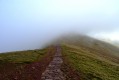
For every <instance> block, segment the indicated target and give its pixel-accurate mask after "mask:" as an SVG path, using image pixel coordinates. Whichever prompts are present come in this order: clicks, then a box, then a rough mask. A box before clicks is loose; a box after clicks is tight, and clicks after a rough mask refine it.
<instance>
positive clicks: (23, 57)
mask: <svg viewBox="0 0 119 80" xmlns="http://www.w3.org/2000/svg"><path fill="white" fill-rule="evenodd" d="M46 52H47V49H42V50H28V51H17V52H9V53H3V54H0V63H3V62H11V63H30V62H34V61H37V60H39V59H40V58H41V57H42V56H43V55H44V54H45V53H46Z"/></svg>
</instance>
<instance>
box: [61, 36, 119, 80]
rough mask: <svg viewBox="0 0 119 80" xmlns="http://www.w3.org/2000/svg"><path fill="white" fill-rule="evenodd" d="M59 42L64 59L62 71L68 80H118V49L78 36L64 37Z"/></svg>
mask: <svg viewBox="0 0 119 80" xmlns="http://www.w3.org/2000/svg"><path fill="white" fill-rule="evenodd" d="M59 42H61V43H62V53H63V59H64V64H63V66H62V70H63V71H64V73H65V74H66V75H67V79H68V80H70V79H71V80H73V79H74V80H78V79H79V76H80V78H81V80H118V78H119V49H118V48H117V47H115V46H113V45H111V44H108V43H105V42H102V41H99V40H96V39H93V38H91V37H87V36H77V35H76V36H70V37H63V38H62V39H60V41H59ZM68 71H70V72H68ZM73 74H75V75H73ZM77 75H78V76H77ZM74 77H75V78H74Z"/></svg>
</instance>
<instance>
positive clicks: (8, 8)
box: [0, 0, 119, 52]
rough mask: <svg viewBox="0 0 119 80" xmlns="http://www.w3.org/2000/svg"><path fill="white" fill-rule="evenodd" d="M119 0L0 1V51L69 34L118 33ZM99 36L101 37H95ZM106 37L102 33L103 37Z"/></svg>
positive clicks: (38, 45)
mask: <svg viewBox="0 0 119 80" xmlns="http://www.w3.org/2000/svg"><path fill="white" fill-rule="evenodd" d="M118 3H119V1H118V0H113V1H112V0H35V1H34V0H12V1H11V0H8V1H4V0H1V1H0V12H1V13H0V17H1V18H0V32H1V33H0V44H1V45H0V51H1V52H4V51H12V50H23V49H33V48H41V47H42V46H43V45H44V44H46V43H48V42H49V41H51V40H53V39H54V38H56V37H58V36H60V35H63V34H66V33H70V32H75V33H83V34H88V35H90V36H93V37H95V35H102V33H105V34H112V36H110V38H113V35H115V34H118V33H115V34H113V33H114V32H118V31H119V23H118V21H119V5H118ZM98 37H102V36H98ZM106 37H107V38H109V37H108V36H106V35H105V38H106Z"/></svg>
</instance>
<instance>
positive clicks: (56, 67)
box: [41, 46, 65, 80]
mask: <svg viewBox="0 0 119 80" xmlns="http://www.w3.org/2000/svg"><path fill="white" fill-rule="evenodd" d="M61 57H62V55H61V48H60V46H57V52H56V54H55V55H54V58H53V60H52V61H51V62H50V64H49V66H48V67H47V68H46V70H45V72H44V73H42V77H41V80H65V77H64V75H63V72H62V71H61V70H60V66H61V64H62V63H63V60H62V58H61Z"/></svg>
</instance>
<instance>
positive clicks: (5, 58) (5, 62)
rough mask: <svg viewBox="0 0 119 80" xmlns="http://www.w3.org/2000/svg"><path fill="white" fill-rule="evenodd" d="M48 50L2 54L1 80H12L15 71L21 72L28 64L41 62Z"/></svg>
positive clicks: (0, 58)
mask: <svg viewBox="0 0 119 80" xmlns="http://www.w3.org/2000/svg"><path fill="white" fill-rule="evenodd" d="M47 52H48V48H45V49H42V50H28V51H17V52H9V53H3V54H0V79H1V78H2V79H4V80H10V76H11V75H13V74H15V73H16V72H15V71H19V72H21V71H22V70H23V68H24V66H25V65H26V64H29V63H32V62H36V61H39V60H40V59H41V58H42V57H43V56H44V55H45V54H46V53H47Z"/></svg>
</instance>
